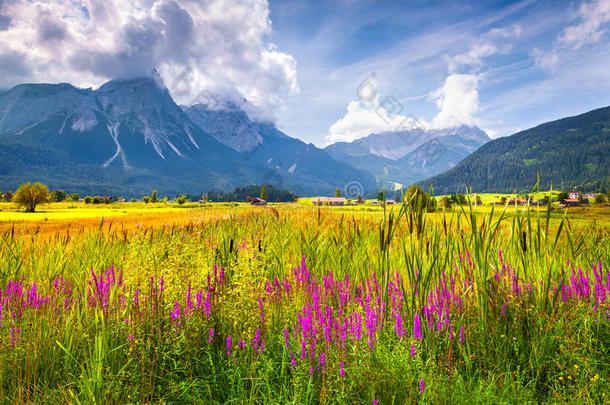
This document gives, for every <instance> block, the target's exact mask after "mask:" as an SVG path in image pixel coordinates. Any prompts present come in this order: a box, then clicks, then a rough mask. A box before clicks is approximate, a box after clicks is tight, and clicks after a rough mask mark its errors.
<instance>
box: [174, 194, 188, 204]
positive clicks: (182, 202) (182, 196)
mask: <svg viewBox="0 0 610 405" xmlns="http://www.w3.org/2000/svg"><path fill="white" fill-rule="evenodd" d="M176 202H177V203H178V204H180V205H182V204H184V203H185V202H186V196H185V195H181V196H180V197H178V198H177V199H176Z"/></svg>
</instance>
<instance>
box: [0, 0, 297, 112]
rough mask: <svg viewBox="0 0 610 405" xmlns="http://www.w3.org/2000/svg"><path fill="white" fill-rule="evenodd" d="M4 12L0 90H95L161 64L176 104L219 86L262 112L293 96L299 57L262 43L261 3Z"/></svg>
mask: <svg viewBox="0 0 610 405" xmlns="http://www.w3.org/2000/svg"><path fill="white" fill-rule="evenodd" d="M0 16H1V17H2V18H0V60H7V61H9V62H11V63H10V64H8V65H7V66H8V68H7V69H4V64H2V65H0V87H7V86H12V85H15V84H17V83H18V82H23V81H34V82H70V83H73V84H75V85H77V86H81V87H89V86H92V87H96V86H98V85H100V84H102V83H103V82H104V81H106V80H109V79H115V78H131V77H137V76H143V75H147V74H149V73H150V72H151V70H152V69H153V68H157V70H158V71H159V73H160V75H161V76H162V78H163V80H164V82H165V84H166V85H167V86H168V88H169V89H170V91H171V92H172V94H173V95H174V97H175V98H176V99H177V101H178V102H180V103H190V102H192V101H197V95H199V94H200V93H201V92H202V91H204V90H207V91H213V92H215V93H216V94H219V91H218V90H219V89H222V90H223V92H222V93H220V94H221V95H223V96H226V97H228V98H230V97H234V96H235V94H239V96H240V97H245V98H247V99H248V100H249V101H250V102H251V103H252V104H253V105H255V106H256V107H257V108H259V109H260V110H261V111H262V112H263V114H264V115H266V116H269V115H271V113H272V111H273V110H274V108H276V107H277V106H278V105H281V103H282V99H283V97H285V96H286V95H287V94H293V93H295V92H298V90H299V87H298V83H297V76H296V61H295V59H294V58H293V57H292V56H290V55H288V54H286V53H283V52H281V51H279V50H278V49H277V48H276V47H275V46H274V45H273V44H271V43H269V42H268V41H266V36H267V35H268V34H269V33H270V31H271V21H270V20H269V9H268V4H267V1H266V0H241V1H231V2H227V1H223V0H211V1H206V2H195V1H189V0H176V1H173V0H129V1H126V0H82V1H78V0H55V1H52V2H51V1H41V0H38V1H36V0H13V1H8V2H0ZM19 64H21V65H25V66H27V67H29V71H23V70H20V69H16V67H17V66H18V65H19ZM224 90H226V91H224Z"/></svg>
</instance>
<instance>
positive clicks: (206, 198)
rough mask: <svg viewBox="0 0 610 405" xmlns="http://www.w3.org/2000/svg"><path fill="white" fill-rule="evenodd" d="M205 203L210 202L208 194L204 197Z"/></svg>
mask: <svg viewBox="0 0 610 405" xmlns="http://www.w3.org/2000/svg"><path fill="white" fill-rule="evenodd" d="M203 202H204V203H207V202H208V195H207V194H204V195H203Z"/></svg>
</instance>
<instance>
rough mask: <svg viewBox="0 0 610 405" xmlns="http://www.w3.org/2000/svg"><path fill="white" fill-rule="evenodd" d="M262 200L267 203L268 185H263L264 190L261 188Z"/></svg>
mask: <svg viewBox="0 0 610 405" xmlns="http://www.w3.org/2000/svg"><path fill="white" fill-rule="evenodd" d="M261 200H265V201H267V185H266V184H263V188H261Z"/></svg>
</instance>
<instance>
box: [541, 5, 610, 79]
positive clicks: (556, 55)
mask: <svg viewBox="0 0 610 405" xmlns="http://www.w3.org/2000/svg"><path fill="white" fill-rule="evenodd" d="M577 19H578V20H579V21H580V23H578V24H575V25H570V26H568V27H566V28H565V29H563V31H561V34H559V36H558V37H557V39H556V41H555V43H554V44H553V47H552V48H550V49H548V50H542V49H540V48H534V49H533V50H532V52H531V56H532V57H533V58H534V62H535V64H536V66H538V67H540V68H542V69H545V70H549V71H551V72H552V73H554V72H555V70H556V68H557V66H558V65H559V63H560V62H561V61H564V60H565V59H568V58H569V57H570V54H572V53H574V52H575V51H578V50H579V49H581V48H582V47H583V46H585V45H588V44H593V43H597V42H600V41H601V39H602V37H603V35H604V34H605V33H606V31H607V29H606V28H604V25H606V24H607V23H608V22H610V0H593V1H591V2H589V3H587V2H583V3H582V4H581V6H580V8H579V9H578V12H577Z"/></svg>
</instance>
